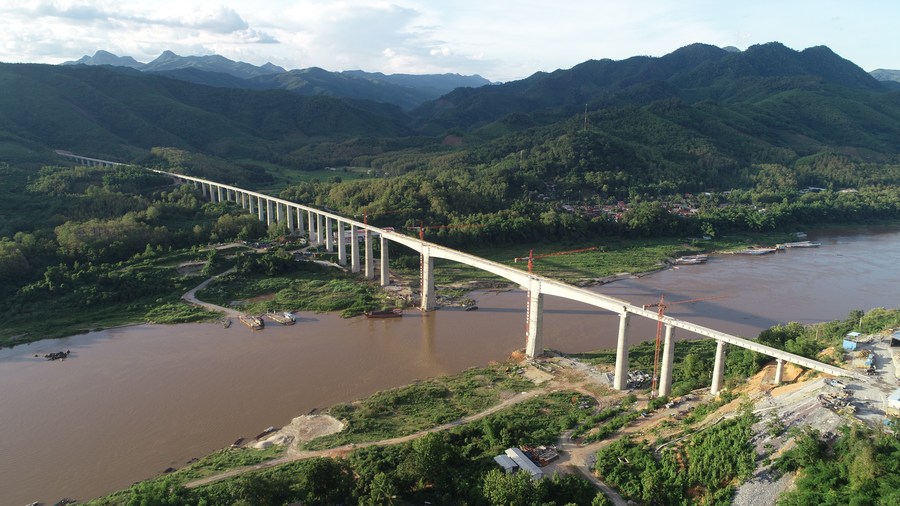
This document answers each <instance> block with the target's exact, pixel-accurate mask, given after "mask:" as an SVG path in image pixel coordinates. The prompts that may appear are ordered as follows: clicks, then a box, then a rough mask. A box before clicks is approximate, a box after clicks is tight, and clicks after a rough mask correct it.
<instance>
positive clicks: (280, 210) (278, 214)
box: [275, 202, 284, 223]
mask: <svg viewBox="0 0 900 506" xmlns="http://www.w3.org/2000/svg"><path fill="white" fill-rule="evenodd" d="M282 221H284V206H283V205H281V204H279V203H278V202H275V223H281V222H282Z"/></svg>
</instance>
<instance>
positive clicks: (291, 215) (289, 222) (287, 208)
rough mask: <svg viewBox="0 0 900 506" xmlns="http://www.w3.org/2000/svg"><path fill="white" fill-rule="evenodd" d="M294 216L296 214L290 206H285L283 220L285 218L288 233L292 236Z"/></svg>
mask: <svg viewBox="0 0 900 506" xmlns="http://www.w3.org/2000/svg"><path fill="white" fill-rule="evenodd" d="M296 215H297V213H296V212H294V210H293V208H292V207H291V206H285V218H287V226H288V231H289V232H290V234H291V235H294V216H296Z"/></svg>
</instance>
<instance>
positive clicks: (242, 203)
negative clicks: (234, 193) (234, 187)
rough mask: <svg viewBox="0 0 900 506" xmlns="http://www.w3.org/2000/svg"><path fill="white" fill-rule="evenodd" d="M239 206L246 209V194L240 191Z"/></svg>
mask: <svg viewBox="0 0 900 506" xmlns="http://www.w3.org/2000/svg"><path fill="white" fill-rule="evenodd" d="M241 208H242V209H247V194H246V193H241Z"/></svg>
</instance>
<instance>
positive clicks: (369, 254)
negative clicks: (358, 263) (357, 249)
mask: <svg viewBox="0 0 900 506" xmlns="http://www.w3.org/2000/svg"><path fill="white" fill-rule="evenodd" d="M365 234H366V235H365V237H366V279H375V253H374V252H373V245H372V231H371V230H369V229H368V228H367V229H366V232H365Z"/></svg>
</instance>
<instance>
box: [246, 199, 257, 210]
mask: <svg viewBox="0 0 900 506" xmlns="http://www.w3.org/2000/svg"><path fill="white" fill-rule="evenodd" d="M255 201H256V197H254V196H253V195H247V207H248V208H249V210H250V214H253V213H255V212H256V204H255V203H254V202H255Z"/></svg>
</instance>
